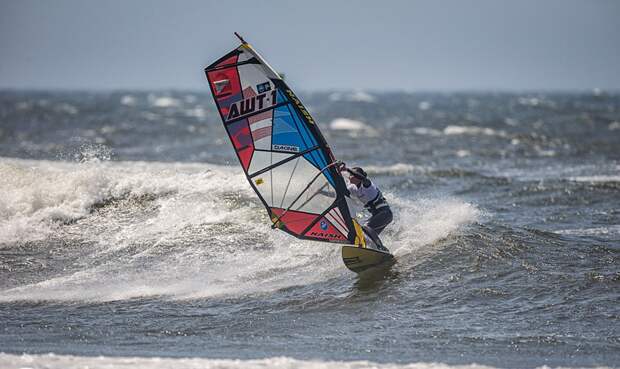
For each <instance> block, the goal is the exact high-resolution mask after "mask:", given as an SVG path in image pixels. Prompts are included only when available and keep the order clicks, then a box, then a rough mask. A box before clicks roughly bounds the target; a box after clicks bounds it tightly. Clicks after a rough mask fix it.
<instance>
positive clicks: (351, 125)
mask: <svg viewBox="0 0 620 369" xmlns="http://www.w3.org/2000/svg"><path fill="white" fill-rule="evenodd" d="M329 128H330V129H332V130H335V131H346V132H348V133H349V135H350V136H352V137H357V136H359V135H365V136H376V135H377V131H376V130H375V129H374V128H372V127H371V126H369V125H367V124H366V123H364V122H361V121H359V120H354V119H348V118H336V119H334V120H332V121H331V123H330V124H329Z"/></svg>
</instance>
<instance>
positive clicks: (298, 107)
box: [286, 89, 314, 124]
mask: <svg viewBox="0 0 620 369" xmlns="http://www.w3.org/2000/svg"><path fill="white" fill-rule="evenodd" d="M286 93H287V94H288V96H289V97H290V98H291V101H293V102H294V103H295V105H296V106H297V109H299V111H300V112H301V113H302V114H303V115H304V117H306V121H308V123H310V124H314V119H312V116H310V113H308V111H307V110H306V108H304V106H303V105H302V104H301V101H299V99H298V98H297V96H295V94H294V93H293V91H291V90H288V89H287V90H286Z"/></svg>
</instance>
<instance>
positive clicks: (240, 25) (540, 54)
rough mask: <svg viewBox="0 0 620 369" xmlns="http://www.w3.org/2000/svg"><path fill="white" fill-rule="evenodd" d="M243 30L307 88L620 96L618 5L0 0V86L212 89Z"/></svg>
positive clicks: (536, 0)
mask: <svg viewBox="0 0 620 369" xmlns="http://www.w3.org/2000/svg"><path fill="white" fill-rule="evenodd" d="M233 31H238V32H239V33H241V34H242V35H243V36H244V37H245V38H246V40H247V41H249V42H250V43H251V44H252V45H253V46H254V47H255V48H256V49H257V50H258V51H259V52H261V53H262V54H263V56H264V57H265V58H266V59H267V60H268V61H269V62H270V64H272V65H273V66H274V68H276V69H277V70H279V71H282V72H285V73H286V76H287V80H288V81H289V84H291V85H292V86H293V87H294V88H296V89H299V90H321V89H371V90H413V91H424V90H472V89H475V90H480V89H492V90H524V89H545V90H549V89H553V90H555V89H590V88H593V87H600V88H603V89H620V1H616V0H609V1H598V0H583V1H575V0H553V1H544V0H512V1H508V0H506V1H502V0H488V1H486V0H485V1H466V0H454V1H443V0H429V1H388V0H384V1H377V0H374V1H338V0H328V1H323V0H320V1H318V0H312V1H259V0H254V1H246V0H242V1H239V0H219V1H209V0H202V1H182V0H179V1H158V0H148V1H147V0H144V1H138V0H121V1H116V0H115V1H107V0H106V1H103V0H98V1H87V0H54V1H45V0H0V88H6V87H11V88H63V89H66V88H69V89H133V88H137V89H152V88H178V89H196V90H202V89H206V87H207V85H206V82H205V79H204V75H203V72H202V69H203V67H204V66H205V65H207V64H209V63H211V62H212V61H214V60H215V59H216V58H218V57H220V56H221V55H223V54H224V53H226V52H228V51H230V50H231V49H233V48H234V47H236V46H237V44H238V42H237V40H236V38H235V37H234V36H233V34H232V33H233Z"/></svg>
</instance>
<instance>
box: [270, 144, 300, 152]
mask: <svg viewBox="0 0 620 369" xmlns="http://www.w3.org/2000/svg"><path fill="white" fill-rule="evenodd" d="M271 149H272V150H274V151H286V152H299V147H298V146H293V145H278V144H274V145H271Z"/></svg>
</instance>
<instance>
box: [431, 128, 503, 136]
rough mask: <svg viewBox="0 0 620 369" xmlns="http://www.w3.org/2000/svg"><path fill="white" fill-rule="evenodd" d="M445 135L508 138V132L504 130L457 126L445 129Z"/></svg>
mask: <svg viewBox="0 0 620 369" xmlns="http://www.w3.org/2000/svg"><path fill="white" fill-rule="evenodd" d="M443 133H444V134H446V135H485V136H499V137H506V132H505V131H502V130H494V129H492V128H488V127H478V126H456V125H450V126H447V127H446V128H444V130H443Z"/></svg>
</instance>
